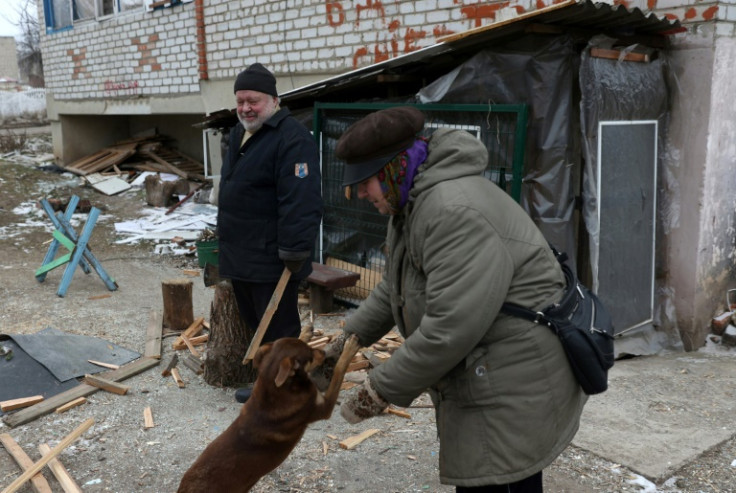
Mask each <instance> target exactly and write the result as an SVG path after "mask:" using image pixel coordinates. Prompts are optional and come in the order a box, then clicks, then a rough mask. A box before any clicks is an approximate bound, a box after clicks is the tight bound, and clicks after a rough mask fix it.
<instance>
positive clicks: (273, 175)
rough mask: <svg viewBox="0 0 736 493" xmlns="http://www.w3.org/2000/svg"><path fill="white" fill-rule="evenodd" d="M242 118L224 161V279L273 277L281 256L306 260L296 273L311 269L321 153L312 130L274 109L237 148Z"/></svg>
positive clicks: (220, 228) (319, 210)
mask: <svg viewBox="0 0 736 493" xmlns="http://www.w3.org/2000/svg"><path fill="white" fill-rule="evenodd" d="M244 132H245V129H244V127H243V125H242V124H241V123H238V124H237V125H236V126H235V128H233V130H232V131H231V132H230V144H229V146H228V153H227V156H226V158H225V162H224V163H223V166H222V172H221V181H220V192H219V199H218V213H217V230H218V237H219V248H220V254H219V269H220V275H221V276H222V277H225V278H230V279H237V280H241V281H249V282H276V281H278V279H279V277H280V276H281V273H282V271H283V269H284V262H283V261H284V260H297V261H298V260H304V266H303V267H302V269H301V270H300V271H299V272H298V273H294V274H292V279H304V278H305V277H307V276H308V275H309V274H310V273H311V271H312V263H311V259H312V249H313V247H314V244H315V239H316V238H317V233H318V231H319V224H320V220H321V218H322V195H321V178H320V170H319V152H318V149H317V144H316V143H315V140H314V138H313V137H312V135H311V134H310V133H309V131H308V130H307V128H306V127H305V126H304V125H302V124H301V123H299V122H298V121H297V120H296V119H295V118H293V117H292V116H290V113H289V110H288V109H286V108H282V109H280V110H279V111H277V112H276V113H275V114H274V115H273V116H272V117H271V118H270V119H269V120H268V121H266V122H265V123H264V124H263V126H262V127H261V128H260V129H259V130H258V131H257V132H256V133H255V134H253V135H252V136H251V137H250V138H249V139H248V140H247V141H246V142H245V144H244V145H243V147H242V148H241V147H240V142H242V140H243V134H244Z"/></svg>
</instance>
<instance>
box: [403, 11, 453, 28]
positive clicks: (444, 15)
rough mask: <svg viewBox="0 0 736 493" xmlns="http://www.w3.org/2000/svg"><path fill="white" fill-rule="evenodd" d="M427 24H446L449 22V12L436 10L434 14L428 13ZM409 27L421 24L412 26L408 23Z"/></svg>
mask: <svg viewBox="0 0 736 493" xmlns="http://www.w3.org/2000/svg"><path fill="white" fill-rule="evenodd" d="M426 17H427V21H426V23H427V24H436V23H438V22H447V21H449V20H450V12H449V11H448V10H438V11H435V12H428V13H427V16H426ZM407 24H409V25H422V24H412V23H411V22H408V20H407Z"/></svg>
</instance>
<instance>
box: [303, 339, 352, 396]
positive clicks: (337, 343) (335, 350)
mask: <svg viewBox="0 0 736 493" xmlns="http://www.w3.org/2000/svg"><path fill="white" fill-rule="evenodd" d="M348 337H350V334H348V333H346V332H341V333H340V334H338V335H337V336H335V337H333V338H332V340H331V341H330V342H328V343H327V344H326V345H325V347H324V348H322V350H323V351H324V352H325V361H324V363H322V364H321V365H320V366H318V367H317V368H315V369H314V370H312V372H311V373H310V374H309V378H310V379H311V380H312V381H313V382H314V384H315V385H316V386H317V388H318V389H319V390H321V391H323V392H324V391H325V390H327V387H328V386H329V385H330V380H332V375H333V374H334V373H335V365H337V360H338V359H340V355H341V354H342V349H343V347H345V341H347V340H348Z"/></svg>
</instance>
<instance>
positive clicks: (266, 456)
mask: <svg viewBox="0 0 736 493" xmlns="http://www.w3.org/2000/svg"><path fill="white" fill-rule="evenodd" d="M358 349H360V343H359V342H358V339H357V337H355V336H352V337H351V338H350V339H348V341H347V342H346V343H345V348H344V349H343V352H342V354H341V355H340V359H339V360H338V361H337V365H336V366H335V373H334V375H333V377H332V380H331V381H330V385H329V387H328V388H327V390H326V391H325V393H324V394H322V392H320V391H319V390H317V387H316V386H315V385H314V383H312V381H311V380H310V379H309V376H308V374H309V372H310V371H311V370H312V369H314V368H316V367H317V366H319V365H321V364H322V362H323V361H324V356H325V353H324V351H322V350H321V349H312V348H310V347H309V346H308V345H307V344H306V343H305V342H303V341H302V340H300V339H296V338H291V337H289V338H284V339H278V340H277V341H275V342H273V343H269V344H265V345H263V346H261V348H260V349H259V350H258V352H257V353H256V355H255V357H254V358H253V365H254V367H255V368H256V369H258V378H257V379H256V382H255V385H254V386H253V393H252V394H251V396H250V398H249V399H248V401H247V402H246V403H245V404H243V407H242V409H241V411H240V415H239V416H238V417H237V418H236V419H235V421H233V423H232V424H231V425H230V426H229V427H228V428H227V429H226V430H225V431H224V432H223V433H222V435H220V436H219V437H217V438H216V439H215V440H214V441H212V443H210V444H209V445H208V446H207V448H205V449H204V452H202V455H200V456H199V458H198V459H197V460H196V461H195V462H194V464H192V466H191V467H190V468H189V470H188V471H187V472H186V473H185V474H184V477H183V478H182V479H181V483H180V484H179V490H178V493H203V492H206V491H216V492H219V493H231V492H245V491H250V489H251V488H252V487H253V485H254V484H256V482H258V480H259V479H261V477H263V476H265V475H266V474H268V473H269V472H271V471H273V470H274V469H276V467H278V466H279V465H280V464H281V463H282V462H283V461H284V459H286V457H287V456H288V455H289V453H290V452H291V451H292V449H293V448H294V447H295V446H296V444H297V443H299V440H300V439H301V437H302V435H303V434H304V431H305V430H306V429H307V425H308V424H309V423H312V422H314V421H318V420H320V419H328V418H329V417H330V416H331V415H332V410H333V408H334V407H335V403H336V402H337V397H338V394H339V393H340V385H341V384H342V380H343V378H344V377H345V372H346V371H347V368H348V365H349V364H350V361H351V360H352V359H353V356H354V355H355V353H357V352H358Z"/></svg>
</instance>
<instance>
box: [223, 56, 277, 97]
mask: <svg viewBox="0 0 736 493" xmlns="http://www.w3.org/2000/svg"><path fill="white" fill-rule="evenodd" d="M238 91H258V92H262V93H265V94H270V95H271V96H274V97H277V96H278V93H277V92H276V77H274V76H273V74H272V73H271V72H270V71H269V70H268V69H267V68H266V67H264V66H263V65H261V64H260V63H254V64H253V65H251V66H250V67H248V68H247V69H245V70H243V71H242V72H240V73H239V74H238V77H237V78H236V79H235V90H234V91H233V92H238Z"/></svg>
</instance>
